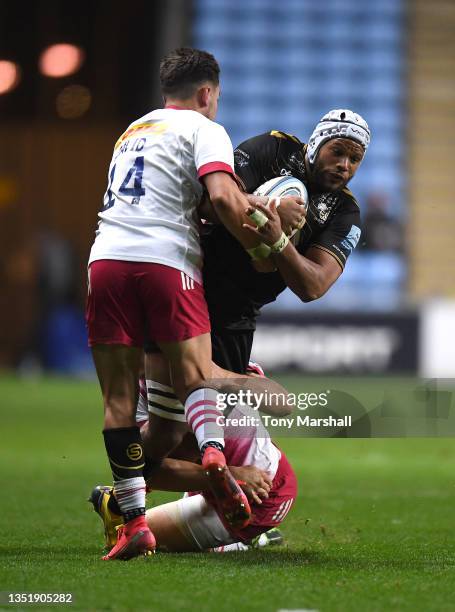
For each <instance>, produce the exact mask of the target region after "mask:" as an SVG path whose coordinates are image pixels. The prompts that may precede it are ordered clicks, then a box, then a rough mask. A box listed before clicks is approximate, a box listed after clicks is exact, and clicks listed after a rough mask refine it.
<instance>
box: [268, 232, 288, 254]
mask: <svg viewBox="0 0 455 612" xmlns="http://www.w3.org/2000/svg"><path fill="white" fill-rule="evenodd" d="M288 244H289V238H288V237H287V236H286V234H285V233H284V232H281V236H280V237H279V238H278V240H277V241H276V242H275V244H272V246H271V247H270V249H271V251H272V253H275V254H277V253H281V251H283V250H284V249H285V248H286V247H287V246H288Z"/></svg>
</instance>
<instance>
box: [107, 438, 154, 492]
mask: <svg viewBox="0 0 455 612" xmlns="http://www.w3.org/2000/svg"><path fill="white" fill-rule="evenodd" d="M103 436H104V444H105V446H106V451H107V456H108V458H109V463H110V464H111V470H112V476H113V479H114V481H116V480H125V479H127V478H138V477H140V476H142V470H143V468H144V450H143V448H142V438H141V433H140V430H139V427H117V428H115V429H105V430H104V431H103Z"/></svg>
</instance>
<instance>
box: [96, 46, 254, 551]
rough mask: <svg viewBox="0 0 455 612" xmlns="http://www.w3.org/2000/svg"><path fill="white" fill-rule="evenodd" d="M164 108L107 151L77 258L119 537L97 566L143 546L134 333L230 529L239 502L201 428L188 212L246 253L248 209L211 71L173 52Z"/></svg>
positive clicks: (216, 432) (202, 310)
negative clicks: (84, 264)
mask: <svg viewBox="0 0 455 612" xmlns="http://www.w3.org/2000/svg"><path fill="white" fill-rule="evenodd" d="M160 81H161V87H162V94H163V98H164V102H165V108H162V109H157V110H155V111H152V112H150V113H148V114H147V115H145V116H144V117H142V118H140V119H138V120H137V121H135V122H133V123H132V124H131V125H130V126H129V128H128V129H127V130H126V132H124V133H123V134H122V136H121V137H120V138H119V140H118V141H117V143H116V145H115V148H114V153H113V157H112V161H111V164H110V167H109V181H108V188H107V191H106V194H105V198H104V206H103V209H102V210H101V212H100V213H99V224H98V230H97V232H96V238H95V242H94V244H93V246H92V250H91V253H90V258H89V283H88V299H87V325H88V331H89V344H90V346H91V348H92V354H93V359H94V362H95V367H96V371H97V375H98V379H99V382H100V387H101V392H102V396H103V404H104V415H105V416H104V431H103V435H104V441H105V446H106V451H107V455H108V458H109V462H110V466H111V470H112V476H113V480H114V483H115V484H114V487H115V491H116V495H117V500H118V503H119V505H120V508H121V511H122V515H123V519H124V521H125V529H124V531H123V533H122V538H121V539H120V540H119V542H118V545H117V546H116V547H114V549H113V550H112V551H111V552H110V553H109V555H107V556H106V557H105V558H106V559H115V558H120V557H122V558H126V557H129V558H130V557H134V556H136V555H139V554H142V553H144V552H146V551H148V550H152V549H153V547H154V538H153V534H152V533H151V532H150V530H149V529H148V526H147V524H146V522H145V519H144V514H145V481H144V478H143V473H142V470H143V467H144V461H143V448H142V440H141V436H140V432H139V430H138V428H137V427H136V425H135V420H134V415H135V410H136V404H137V397H138V388H137V381H138V376H139V370H140V368H141V362H142V350H143V345H144V333H145V330H147V333H148V336H149V337H150V338H151V339H152V340H153V341H154V342H156V343H157V344H158V345H159V347H160V350H161V351H162V352H163V354H164V355H165V356H166V358H167V360H168V362H169V367H170V370H171V372H172V380H173V387H174V392H175V394H176V396H177V397H178V398H179V400H180V402H181V403H182V404H183V405H184V407H185V411H186V415H187V420H188V422H194V416H195V414H196V413H197V415H198V417H200V418H199V419H198V427H197V428H196V427H195V428H194V433H195V436H196V439H197V441H198V445H199V448H200V451H201V454H202V455H203V464H204V466H205V467H206V468H207V470H208V471H209V473H210V478H211V481H212V482H213V490H216V492H217V494H218V496H219V500H218V501H219V504H220V506H222V507H224V510H225V518H226V520H229V521H231V523H232V525H234V526H239V525H240V526H241V525H243V524H246V523H247V522H248V519H249V515H250V512H249V507H248V501H247V499H246V497H245V495H244V493H243V491H242V490H241V488H240V487H238V485H237V484H236V481H235V479H234V478H233V477H232V476H231V475H230V473H229V470H228V469H227V467H226V462H225V458H224V455H223V452H222V451H223V446H224V441H223V429H222V427H217V428H214V427H213V426H212V427H211V428H210V429H211V431H210V434H207V435H206V428H205V423H206V422H211V420H212V419H211V416H212V413H213V411H214V396H215V394H216V391H214V390H213V389H211V388H210V387H209V386H208V384H207V380H208V379H209V378H210V375H211V343H210V335H209V334H210V321H209V316H208V311H207V305H206V302H205V299H204V293H203V288H202V275H201V267H202V252H201V247H200V241H199V232H198V217H197V210H196V209H197V205H198V203H199V201H200V199H201V195H202V191H203V187H204V188H205V189H206V190H207V192H208V193H209V196H210V199H211V202H212V205H213V206H214V207H215V208H216V211H217V215H218V217H219V218H220V220H221V222H222V223H223V224H225V225H226V227H227V228H228V230H229V231H230V232H232V233H233V235H234V236H235V237H236V239H238V240H240V242H241V244H242V247H244V248H251V247H255V246H256V245H257V244H258V239H257V238H256V236H254V235H252V234H250V233H249V232H247V231H246V230H245V229H244V228H243V224H244V223H245V220H247V219H248V218H247V217H246V215H245V210H246V209H247V206H248V202H247V200H246V198H245V196H244V194H242V192H241V191H240V190H239V188H238V186H237V183H236V182H235V180H234V178H233V177H234V160H233V150H232V144H231V142H230V140H229V137H228V136H227V134H226V132H225V130H224V129H223V128H222V127H221V126H220V125H218V124H216V123H214V121H213V120H214V119H215V116H216V112H217V106H218V97H219V89H220V88H219V66H218V63H217V62H216V60H215V58H214V57H213V56H212V55H210V54H209V53H206V52H203V51H198V50H196V49H178V50H176V51H174V52H172V53H170V54H169V55H168V56H166V57H165V58H164V59H163V61H162V62H161V65H160Z"/></svg>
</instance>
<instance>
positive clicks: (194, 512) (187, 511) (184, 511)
mask: <svg viewBox="0 0 455 612" xmlns="http://www.w3.org/2000/svg"><path fill="white" fill-rule="evenodd" d="M159 508H161V509H162V510H165V511H166V512H168V513H169V514H171V515H172V517H173V520H174V521H177V522H178V523H179V525H180V527H181V529H182V530H183V531H184V532H185V535H186V536H187V538H189V539H192V540H193V541H194V543H195V544H196V546H197V547H198V548H199V550H207V549H209V548H216V547H217V546H223V545H225V544H231V543H232V542H236V541H237V539H238V538H234V537H233V536H232V535H231V534H230V533H229V531H228V530H227V529H226V527H225V526H224V525H223V523H222V522H221V519H220V517H219V516H218V514H217V513H216V511H215V509H214V508H213V507H212V506H211V505H210V504H209V503H208V502H207V501H206V500H205V498H204V497H203V496H202V495H192V496H186V495H185V497H182V498H181V499H179V500H177V501H175V502H171V503H170V504H165V505H163V506H159Z"/></svg>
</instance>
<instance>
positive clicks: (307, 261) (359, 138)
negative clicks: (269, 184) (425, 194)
mask: <svg viewBox="0 0 455 612" xmlns="http://www.w3.org/2000/svg"><path fill="white" fill-rule="evenodd" d="M369 141H370V131H369V128H368V125H367V123H366V121H365V120H364V119H363V118H362V117H360V115H358V114H356V113H353V112H352V111H349V110H332V111H330V112H329V113H327V114H326V115H324V117H323V118H322V119H321V121H320V122H319V123H318V124H317V126H316V128H315V129H314V131H313V134H312V135H311V137H310V139H309V142H308V144H304V143H302V142H301V141H300V140H299V139H298V138H296V137H295V136H292V135H289V134H286V133H284V132H279V131H271V132H267V133H265V134H262V135H260V136H256V137H254V138H250V139H249V140H246V141H245V142H243V143H242V144H241V145H239V146H238V147H237V149H236V150H235V152H234V159H235V171H236V174H237V178H238V180H239V183H240V185H241V186H242V187H243V189H244V191H246V192H247V193H250V194H251V193H253V192H254V191H255V190H256V189H257V188H258V187H259V186H260V185H262V184H263V183H265V182H266V181H268V180H269V179H271V178H273V177H276V176H280V175H282V176H283V175H292V176H294V177H296V178H298V179H300V180H301V181H302V182H303V183H304V184H305V186H306V188H307V190H308V195H309V206H308V212H307V215H306V223H305V225H304V226H303V228H302V229H301V230H300V232H299V234H298V236H297V237H296V240H294V241H293V242H295V248H294V247H293V246H292V245H290V246H288V247H286V248H285V249H284V251H283V252H282V253H280V254H279V255H272V256H271V259H272V260H273V265H272V266H271V269H273V268H276V269H277V270H276V271H275V272H270V273H259V272H257V271H256V270H255V268H254V264H253V263H252V261H251V259H250V257H249V255H248V254H247V253H246V251H245V250H244V249H243V248H242V247H241V246H240V244H238V243H236V241H235V240H234V239H232V237H231V236H230V234H229V233H228V232H227V231H226V230H225V229H224V228H223V227H222V226H221V225H212V226H210V227H209V228H206V231H205V232H204V234H203V236H202V244H203V249H204V255H205V258H204V288H205V294H206V300H207V303H208V306H209V312H210V321H211V325H212V354H213V360H214V361H215V362H216V363H218V364H219V365H221V366H222V367H224V368H226V369H228V370H232V371H234V372H239V373H242V372H245V369H246V367H247V365H248V360H249V356H250V352H251V347H252V343H253V335H254V330H255V327H256V319H257V317H258V315H259V311H260V309H261V307H262V306H264V305H265V304H268V303H270V302H273V301H274V300H275V299H276V298H277V296H278V295H279V294H280V293H281V292H282V291H283V290H284V289H285V288H286V286H288V287H289V288H290V289H291V290H292V291H293V292H294V293H295V294H296V295H297V296H298V297H299V298H300V299H301V300H302V301H303V302H309V301H311V300H315V299H318V298H319V297H321V296H322V295H324V293H326V291H327V290H328V289H329V288H330V287H331V285H333V283H334V282H335V281H336V280H337V278H338V277H339V276H340V275H341V273H342V272H343V269H344V266H345V264H346V261H347V259H348V257H349V255H350V254H351V252H352V251H353V249H354V248H355V247H356V245H357V243H358V241H359V238H360V211H359V206H358V204H357V202H356V200H355V198H354V196H353V195H352V193H351V192H350V191H349V190H348V189H347V187H346V186H347V184H348V182H349V181H350V180H351V179H352V177H353V176H354V175H355V173H356V171H357V169H358V167H359V165H360V163H361V161H362V159H363V156H364V154H365V151H366V149H367V147H368V144H369ZM283 209H284V206H283V207H281V206H280V209H279V217H278V216H277V214H276V213H274V214H273V217H274V220H275V233H273V229H272V227H271V223H270V222H269V223H268V224H267V225H266V226H265V227H264V228H263V229H262V230H260V235H261V232H262V238H263V241H264V242H267V237H266V236H267V234H270V232H272V234H270V236H271V237H270V236H269V238H268V242H269V244H273V241H276V239H277V236H279V233H281V226H280V223H279V221H280V217H284V215H285V211H284V210H283ZM277 231H278V232H279V233H278V234H277Z"/></svg>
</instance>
